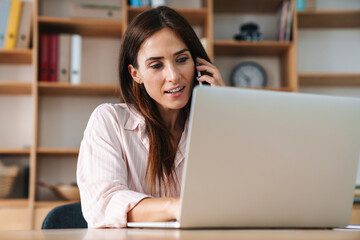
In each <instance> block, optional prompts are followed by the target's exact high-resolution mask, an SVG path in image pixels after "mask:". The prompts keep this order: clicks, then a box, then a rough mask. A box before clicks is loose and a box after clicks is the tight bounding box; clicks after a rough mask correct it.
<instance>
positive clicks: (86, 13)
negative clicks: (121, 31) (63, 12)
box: [70, 2, 122, 19]
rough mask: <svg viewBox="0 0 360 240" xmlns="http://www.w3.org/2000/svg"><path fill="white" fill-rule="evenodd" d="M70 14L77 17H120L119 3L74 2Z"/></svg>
mask: <svg viewBox="0 0 360 240" xmlns="http://www.w3.org/2000/svg"><path fill="white" fill-rule="evenodd" d="M120 3H121V2H120ZM70 16H71V17H79V18H105V19H122V11H121V5H119V4H114V5H104V4H101V3H99V4H95V3H74V4H72V5H71V9H70Z"/></svg>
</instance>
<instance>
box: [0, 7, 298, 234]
mask: <svg viewBox="0 0 360 240" xmlns="http://www.w3.org/2000/svg"><path fill="white" fill-rule="evenodd" d="M44 1H47V0H35V1H33V2H34V8H33V11H34V16H35V17H34V19H33V38H32V46H33V49H27V50H11V51H5V50H0V64H28V65H29V64H30V65H31V68H32V72H33V74H32V76H29V77H31V79H30V81H31V82H24V81H25V80H27V79H22V82H13V81H11V79H0V94H2V95H7V94H14V95H18V94H26V95H30V96H31V104H32V108H33V110H32V116H29V119H30V120H32V122H33V125H32V128H33V130H32V131H33V132H32V133H33V134H32V135H33V138H32V142H31V146H32V148H31V149H0V154H3V155H7V154H8V155H20V157H23V156H22V155H25V156H29V158H30V161H29V162H30V163H29V165H30V180H29V198H28V199H19V200H17V199H8V200H4V201H0V206H3V207H4V208H7V207H9V206H10V207H11V206H17V207H21V208H24V209H22V211H23V215H21V216H22V218H23V219H24V221H23V222H26V223H23V222H22V223H21V224H18V223H17V222H15V223H14V224H18V225H21V226H19V228H25V229H27V228H29V229H34V228H39V227H40V226H41V222H42V220H43V219H44V217H45V216H46V214H47V213H48V212H49V211H50V210H51V209H52V208H54V207H56V206H59V205H64V204H68V203H71V202H68V201H39V199H41V197H39V196H37V194H38V192H39V191H37V190H38V189H37V184H36V183H37V181H38V180H39V179H41V176H40V175H41V173H40V171H38V169H41V167H42V165H41V164H43V163H42V161H41V159H45V158H47V157H49V156H51V157H55V158H59V161H61V160H62V159H63V158H65V159H75V158H76V156H77V155H78V154H79V149H76V148H70V149H67V148H61V147H59V146H54V148H42V147H39V145H40V144H41V143H39V142H40V141H39V138H40V137H42V136H40V135H41V134H40V132H41V133H43V132H42V131H43V130H42V129H43V125H46V124H44V121H46V120H44V117H43V116H44V115H46V114H47V112H46V111H48V109H46V108H44V107H43V106H41V105H42V104H43V102H44V101H46V98H43V96H56V98H58V99H59V101H62V100H66V101H63V102H64V104H69V103H68V101H67V100H68V99H66V98H68V97H72V96H85V97H94V98H97V97H99V99H101V100H102V97H118V98H119V101H120V97H119V95H120V94H119V92H120V89H119V86H118V84H103V83H101V81H102V79H100V78H99V79H96V80H95V79H91V80H89V81H86V80H87V79H84V81H83V83H81V84H78V85H73V84H70V83H59V82H56V83H51V82H39V81H38V75H39V74H38V71H39V58H40V56H39V55H40V54H39V36H40V34H41V33H55V34H56V33H69V34H80V35H81V36H83V37H89V38H93V39H87V40H90V41H87V42H85V41H84V43H85V44H84V45H83V47H84V51H83V53H84V52H85V53H88V50H89V46H91V50H92V49H93V48H92V47H93V46H94V45H95V44H94V43H96V41H100V42H101V44H102V43H104V45H106V44H107V43H108V42H109V44H114V43H115V42H116V41H118V39H119V40H120V41H121V37H122V36H123V32H124V31H125V29H126V27H127V26H128V24H129V22H130V21H131V20H132V19H133V18H134V17H135V16H137V15H138V14H140V13H141V12H143V11H145V10H147V9H149V8H133V7H130V6H128V1H127V0H121V1H122V6H123V19H121V20H106V19H90V18H89V19H88V18H69V17H65V16H68V15H69V14H67V13H65V14H64V13H61V11H64V9H65V5H66V3H64V5H62V4H63V3H62V2H61V0H57V1H59V2H58V4H60V5H62V6H64V9H59V16H61V15H63V16H64V17H58V16H46V15H41V14H40V12H41V11H43V9H41V7H42V4H43V3H44ZM282 1H283V0H237V1H233V0H201V1H200V4H201V7H200V8H175V10H177V11H179V12H180V13H181V14H182V15H183V16H184V17H185V18H186V19H187V20H188V21H189V22H190V24H191V25H193V26H197V27H200V29H201V34H202V37H204V38H205V39H206V40H207V52H208V54H209V56H210V58H212V59H214V58H215V59H216V57H217V56H230V57H239V56H240V57H242V56H264V57H267V56H271V57H276V58H278V59H279V61H280V64H279V65H280V66H281V70H280V71H281V73H280V75H281V78H282V79H285V80H284V82H283V83H282V84H281V86H280V87H279V88H262V89H263V90H275V91H296V89H297V70H296V61H295V60H296V46H297V45H296V44H297V43H296V31H297V28H296V26H297V24H296V16H295V18H294V24H293V35H292V39H293V40H292V41H290V42H278V41H262V42H235V41H233V40H218V41H215V42H214V41H213V35H214V34H213V28H214V27H213V22H214V21H213V15H214V13H236V14H244V13H249V14H253V13H260V14H262V13H264V14H276V13H277V11H278V10H279V8H280V6H281V4H282ZM292 1H294V0H292ZM294 2H295V1H294ZM94 39H95V40H94ZM120 41H119V43H120ZM89 42H90V43H89ZM92 44H94V45H92ZM96 47H97V46H96ZM96 47H95V48H96ZM116 51H118V49H116ZM95 52H96V51H95ZM99 52H100V53H107V51H103V49H100V50H99V51H98V53H99ZM99 55H101V54H99ZM109 55H110V54H109ZM86 56H88V55H86ZM90 56H91V54H90ZM91 57H92V56H91ZM113 57H114V56H113V55H111V58H110V57H109V58H107V56H105V57H104V56H99V59H97V55H96V56H95V57H94V59H91V60H94V61H92V64H94V62H95V64H94V65H95V66H97V65H96V61H103V59H106V61H109V63H114V62H116V61H118V59H117V56H116V59H115V60H114V59H112V58H113ZM87 60H89V59H87ZM111 61H112V62H111ZM115 65H116V64H115ZM86 67H87V66H86ZM104 69H106V70H107V68H106V67H105V68H104ZM292 72H294V74H295V76H293V74H292ZM89 75H91V74H89ZM83 76H84V75H83ZM94 78H95V77H94ZM110 80H111V79H110ZM286 81H287V82H286ZM87 82H98V83H96V84H95V83H93V84H91V83H87ZM56 100H57V99H56ZM81 100H83V99H81ZM70 104H71V103H70ZM44 105H45V104H44ZM44 111H45V112H44ZM56 111H57V110H56ZM59 111H62V110H59ZM71 111H72V110H71ZM61 114H63V112H61ZM64 114H71V112H70V113H68V112H67V113H65V112H64ZM31 118H32V119H31ZM55 128H56V127H55ZM59 129H61V128H59ZM79 131H83V129H79ZM45 132H46V131H45ZM65 141H66V140H65ZM0 147H1V146H0ZM61 163H62V162H61Z"/></svg>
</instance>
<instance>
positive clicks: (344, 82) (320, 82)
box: [299, 73, 360, 87]
mask: <svg viewBox="0 0 360 240" xmlns="http://www.w3.org/2000/svg"><path fill="white" fill-rule="evenodd" d="M299 85H300V86H343V87H351V86H358V87H359V86H360V73H300V74H299Z"/></svg>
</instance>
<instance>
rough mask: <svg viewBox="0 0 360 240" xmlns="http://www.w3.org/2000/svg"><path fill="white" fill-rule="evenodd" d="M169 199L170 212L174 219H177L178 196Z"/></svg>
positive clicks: (178, 212) (178, 211)
mask: <svg viewBox="0 0 360 240" xmlns="http://www.w3.org/2000/svg"><path fill="white" fill-rule="evenodd" d="M169 200H170V207H169V210H170V214H171V215H173V216H174V220H179V217H180V198H179V197H177V198H169Z"/></svg>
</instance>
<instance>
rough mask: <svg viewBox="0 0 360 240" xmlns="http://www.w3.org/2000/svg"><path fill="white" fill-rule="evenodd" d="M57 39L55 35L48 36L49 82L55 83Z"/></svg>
mask: <svg viewBox="0 0 360 240" xmlns="http://www.w3.org/2000/svg"><path fill="white" fill-rule="evenodd" d="M58 39H59V36H58V35H57V34H51V35H50V58H49V60H50V61H49V66H50V67H49V70H50V71H49V79H48V80H49V81H50V82H57V68H58Z"/></svg>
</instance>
